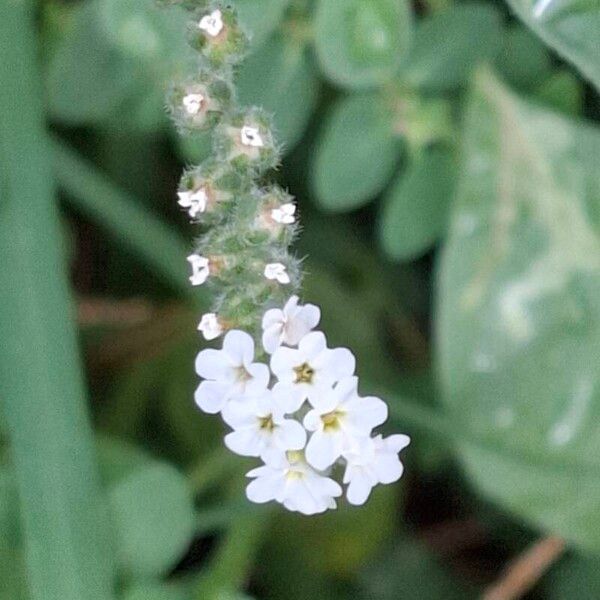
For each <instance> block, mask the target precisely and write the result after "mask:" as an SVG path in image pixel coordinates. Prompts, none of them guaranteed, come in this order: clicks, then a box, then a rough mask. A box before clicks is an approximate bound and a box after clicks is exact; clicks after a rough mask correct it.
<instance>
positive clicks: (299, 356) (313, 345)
mask: <svg viewBox="0 0 600 600" xmlns="http://www.w3.org/2000/svg"><path fill="white" fill-rule="evenodd" d="M355 366H356V361H355V359H354V355H353V354H352V352H350V350H348V349H347V348H335V349H329V348H327V341H326V339H325V336H324V335H323V333H321V332H320V331H313V332H311V333H309V334H307V335H305V336H304V337H303V338H302V339H301V340H300V343H299V344H298V348H297V349H296V348H285V347H283V346H281V347H279V348H277V350H275V352H274V353H273V356H271V370H272V371H273V373H274V374H275V376H276V377H277V379H278V380H279V381H280V382H281V383H283V384H285V385H286V386H289V387H290V388H291V389H293V390H294V391H295V393H297V394H298V395H299V396H300V397H301V398H302V399H303V400H304V399H305V398H308V400H309V402H310V403H311V404H313V406H315V407H317V406H319V404H318V402H319V396H321V395H323V394H328V393H329V391H330V389H331V386H332V385H333V384H334V383H336V382H337V381H339V380H340V379H344V378H345V377H349V376H351V375H352V374H353V373H354V368H355Z"/></svg>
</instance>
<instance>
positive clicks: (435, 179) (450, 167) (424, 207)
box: [379, 148, 456, 260]
mask: <svg viewBox="0 0 600 600" xmlns="http://www.w3.org/2000/svg"><path fill="white" fill-rule="evenodd" d="M455 174H456V166H455V162H454V159H453V157H452V155H451V153H450V152H449V151H448V150H446V149H442V148H433V149H430V150H424V151H423V154H422V155H420V156H419V157H418V158H417V159H416V161H415V162H414V163H413V164H411V165H410V166H409V167H408V169H407V170H406V172H403V173H402V174H401V175H400V176H399V177H398V178H397V179H396V181H395V183H394V185H393V186H392V188H391V190H390V191H389V193H388V194H387V196H386V198H385V206H384V210H383V214H382V217H381V222H380V228H379V234H380V239H381V243H382V246H383V249H384V250H385V252H386V253H387V254H388V255H389V256H390V257H391V258H394V259H396V260H410V259H412V258H416V257H418V256H419V255H421V254H423V252H425V251H426V250H428V249H429V248H430V247H431V246H432V245H433V244H434V243H435V241H436V240H437V239H438V238H439V237H440V236H441V235H442V233H443V231H444V226H445V224H446V217H447V212H448V207H449V206H450V200H451V199H452V194H453V191H454V179H455Z"/></svg>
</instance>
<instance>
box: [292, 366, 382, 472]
mask: <svg viewBox="0 0 600 600" xmlns="http://www.w3.org/2000/svg"><path fill="white" fill-rule="evenodd" d="M357 387H358V378H357V377H347V378H345V379H342V380H341V381H340V382H339V383H338V384H337V385H336V386H335V387H334V388H332V389H331V390H329V391H328V392H327V393H321V394H319V395H317V396H315V397H313V398H312V399H311V404H312V405H313V406H314V409H313V410H311V411H309V412H308V413H307V414H306V416H305V417H304V427H306V429H307V430H308V431H313V432H314V433H313V434H312V435H311V437H310V440H309V441H308V444H307V446H306V460H307V461H308V462H309V464H311V465H312V466H313V467H315V469H319V470H323V469H326V468H327V467H330V466H331V465H332V464H333V463H334V462H335V461H336V460H337V459H338V458H339V457H340V456H341V455H342V454H344V453H347V452H358V451H359V448H360V445H361V442H362V440H363V439H364V438H368V436H369V435H370V434H371V431H372V430H373V428H374V427H377V425H381V424H382V423H383V422H384V421H385V420H386V419H387V415H388V408H387V404H386V403H385V402H384V401H383V400H381V399H379V398H375V397H374V396H369V397H366V398H361V397H360V396H359V395H358V392H357Z"/></svg>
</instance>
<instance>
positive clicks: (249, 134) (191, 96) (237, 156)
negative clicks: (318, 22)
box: [168, 2, 301, 340]
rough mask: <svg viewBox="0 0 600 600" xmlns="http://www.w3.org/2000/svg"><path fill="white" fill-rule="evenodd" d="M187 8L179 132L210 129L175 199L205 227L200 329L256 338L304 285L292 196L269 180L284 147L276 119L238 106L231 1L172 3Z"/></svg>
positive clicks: (198, 274) (239, 36) (172, 104)
mask: <svg viewBox="0 0 600 600" xmlns="http://www.w3.org/2000/svg"><path fill="white" fill-rule="evenodd" d="M170 3H172V4H179V5H181V6H183V7H184V8H186V9H187V10H188V11H189V14H190V18H189V22H188V25H187V34H188V40H189V43H190V46H191V48H192V49H193V50H194V51H195V56H194V58H193V60H192V61H191V67H190V73H189V74H188V75H187V76H185V77H183V78H182V79H181V80H179V81H177V82H175V83H174V84H173V85H172V87H171V90H170V92H169V96H168V108H169V112H170V114H171V116H172V118H173V120H174V122H175V124H176V126H177V128H178V130H179V131H180V132H181V133H182V134H183V135H188V134H190V133H195V132H197V131H205V130H209V131H210V132H211V134H212V145H213V152H212V154H211V157H210V158H208V159H207V160H206V161H204V162H203V163H202V164H200V165H198V166H193V167H191V168H189V169H187V170H186V171H185V172H184V174H183V177H182V179H181V183H180V186H179V191H178V197H179V205H180V206H181V207H182V208H184V209H185V210H186V211H187V212H188V215H189V216H190V218H191V220H192V222H193V223H195V224H197V225H198V226H199V228H200V229H201V231H202V233H201V235H200V236H198V238H197V240H196V243H195V247H194V252H193V254H192V255H190V256H189V257H188V261H189V263H190V268H191V270H192V274H191V277H190V281H191V283H192V285H204V284H206V285H208V286H209V287H210V289H211V290H212V292H213V306H212V311H211V312H210V313H207V314H205V315H204V316H203V317H202V320H201V323H200V325H199V329H200V330H201V331H202V333H203V334H204V337H205V338H206V339H214V338H216V337H218V336H219V335H221V334H222V333H223V332H225V331H227V330H229V329H242V330H244V331H248V332H250V333H251V334H252V335H253V336H254V338H255V339H256V340H258V339H259V337H260V336H259V334H260V330H261V328H260V318H261V316H262V315H263V314H264V313H265V311H266V310H267V309H268V308H270V307H272V306H280V305H282V304H283V303H284V301H285V299H287V298H288V297H289V296H290V295H291V294H293V293H294V292H295V291H296V290H297V289H298V288H299V285H300V279H301V269H300V263H299V261H298V260H297V259H296V258H295V257H293V256H292V255H291V254H290V252H289V247H290V245H291V243H292V241H293V240H294V237H295V234H296V231H297V223H296V216H295V205H294V204H293V202H292V197H291V196H289V195H288V194H287V192H286V191H285V190H283V189H282V188H280V187H279V186H277V185H274V184H269V183H267V182H266V181H265V174H266V173H267V172H268V171H270V170H272V169H274V168H276V167H277V166H278V164H279V160H280V148H279V146H278V144H277V143H276V141H275V137H274V132H273V127H272V120H271V118H270V116H269V115H268V114H266V113H265V112H264V111H263V110H262V109H260V108H257V107H242V106H240V105H239V102H238V99H237V94H236V89H235V77H234V76H235V67H236V65H237V64H238V63H239V61H240V60H241V59H242V58H243V56H244V55H245V53H246V51H247V47H248V38H247V35H246V34H245V32H244V31H243V29H242V28H241V26H240V24H239V23H238V20H237V16H236V13H235V11H234V9H232V8H231V7H229V6H227V5H225V4H221V3H218V2H213V3H204V2H202V3H199V2H170Z"/></svg>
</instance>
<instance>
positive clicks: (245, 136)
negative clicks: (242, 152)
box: [240, 125, 265, 148]
mask: <svg viewBox="0 0 600 600" xmlns="http://www.w3.org/2000/svg"><path fill="white" fill-rule="evenodd" d="M240 138H241V140H242V144H244V146H252V147H253V148H262V147H263V146H264V145H265V143H264V142H263V139H262V137H261V136H260V133H259V132H258V128H257V127H250V126H249V125H244V126H243V127H242V131H241V133H240Z"/></svg>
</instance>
